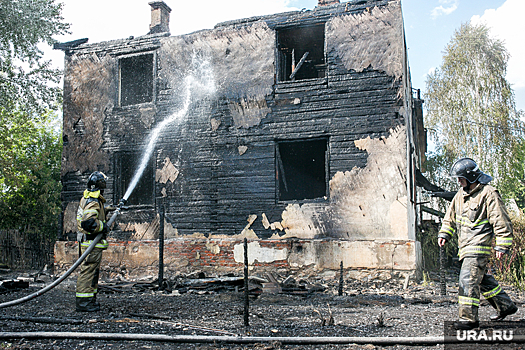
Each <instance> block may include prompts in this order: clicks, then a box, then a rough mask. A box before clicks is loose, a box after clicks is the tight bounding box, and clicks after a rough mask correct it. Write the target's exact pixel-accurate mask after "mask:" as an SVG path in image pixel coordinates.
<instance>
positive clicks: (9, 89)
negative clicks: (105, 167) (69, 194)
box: [0, 0, 69, 237]
mask: <svg viewBox="0 0 525 350" xmlns="http://www.w3.org/2000/svg"><path fill="white" fill-rule="evenodd" d="M62 6H63V5H62V4H60V3H58V4H57V3H55V0H0V125H1V126H0V217H1V218H2V219H1V220H0V229H19V230H23V231H25V232H29V231H30V232H35V233H40V234H42V235H43V236H47V237H54V236H55V235H56V233H57V224H58V214H59V213H60V210H61V203H60V191H61V184H60V166H61V154H62V142H61V136H60V131H59V130H57V128H56V127H55V126H54V125H53V123H52V122H53V121H55V120H56V119H57V114H56V113H54V112H51V111H52V110H56V109H58V107H59V105H60V102H61V89H60V87H58V85H57V84H58V83H59V82H60V79H61V74H62V73H61V71H60V70H59V69H54V68H53V67H52V66H51V62H50V61H46V60H45V59H44V57H43V56H44V53H43V51H42V48H43V45H52V44H53V43H54V42H55V40H54V39H53V37H54V36H56V35H61V34H65V33H67V31H68V28H69V25H68V24H66V23H64V22H63V18H62V15H61V12H62Z"/></svg>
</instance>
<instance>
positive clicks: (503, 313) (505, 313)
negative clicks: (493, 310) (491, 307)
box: [490, 304, 518, 321]
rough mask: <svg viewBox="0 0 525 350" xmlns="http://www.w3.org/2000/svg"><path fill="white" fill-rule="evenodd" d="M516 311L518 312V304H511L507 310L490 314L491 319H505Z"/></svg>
mask: <svg viewBox="0 0 525 350" xmlns="http://www.w3.org/2000/svg"><path fill="white" fill-rule="evenodd" d="M516 312H518V307H517V306H516V304H512V305H511V306H509V308H508V309H507V310H505V311H500V312H499V313H497V314H494V315H492V316H490V320H491V321H503V319H504V318H505V317H507V316H509V315H513V314H515V313H516Z"/></svg>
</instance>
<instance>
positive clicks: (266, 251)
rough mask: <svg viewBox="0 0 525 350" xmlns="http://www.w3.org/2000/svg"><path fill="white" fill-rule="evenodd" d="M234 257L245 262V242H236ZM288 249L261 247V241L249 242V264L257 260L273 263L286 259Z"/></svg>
mask: <svg viewBox="0 0 525 350" xmlns="http://www.w3.org/2000/svg"><path fill="white" fill-rule="evenodd" d="M233 257H234V259H235V261H236V262H238V263H243V262H244V244H236V245H235V247H234V248H233ZM287 258H288V249H286V248H285V249H273V248H266V247H261V245H260V244H259V242H250V243H248V264H253V263H254V262H255V261H257V262H260V263H271V262H274V261H280V260H286V259H287Z"/></svg>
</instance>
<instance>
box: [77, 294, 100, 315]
mask: <svg viewBox="0 0 525 350" xmlns="http://www.w3.org/2000/svg"><path fill="white" fill-rule="evenodd" d="M76 307H77V311H78V312H95V311H99V310H100V305H99V304H97V303H96V302H95V298H93V297H91V298H78V297H77V302H76Z"/></svg>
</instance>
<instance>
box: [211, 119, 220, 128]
mask: <svg viewBox="0 0 525 350" xmlns="http://www.w3.org/2000/svg"><path fill="white" fill-rule="evenodd" d="M210 124H211V131H217V129H219V126H220V125H221V121H220V120H218V119H215V118H211V120H210Z"/></svg>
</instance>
